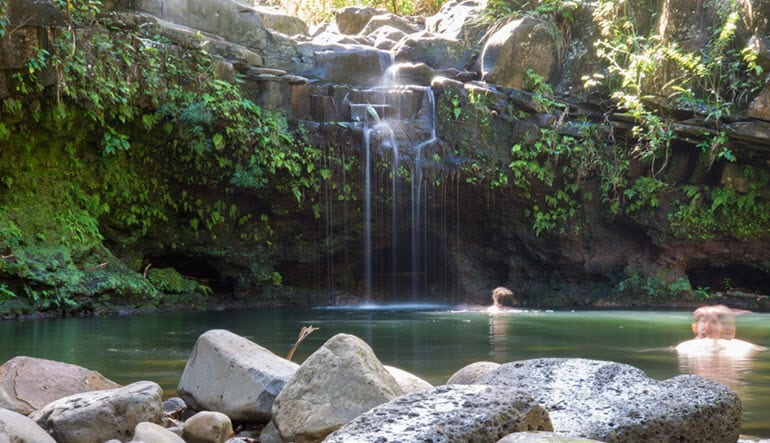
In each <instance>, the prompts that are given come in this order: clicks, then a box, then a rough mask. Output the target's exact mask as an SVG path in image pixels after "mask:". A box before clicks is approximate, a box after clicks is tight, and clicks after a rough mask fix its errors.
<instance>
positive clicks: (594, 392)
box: [479, 358, 741, 442]
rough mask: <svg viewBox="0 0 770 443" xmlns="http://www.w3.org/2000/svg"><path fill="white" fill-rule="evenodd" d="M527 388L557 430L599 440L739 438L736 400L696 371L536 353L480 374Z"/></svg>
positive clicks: (493, 382) (496, 382) (489, 381)
mask: <svg viewBox="0 0 770 443" xmlns="http://www.w3.org/2000/svg"><path fill="white" fill-rule="evenodd" d="M479 384H482V385H487V384H490V385H501V386H510V387H513V388H515V389H519V390H522V391H524V392H526V393H528V394H529V395H531V396H532V397H533V398H534V399H535V401H537V402H538V403H539V404H541V405H542V406H543V407H544V408H545V409H546V410H547V411H548V413H549V414H550V418H551V421H552V423H553V428H554V431H556V432H559V433H563V434H568V435H576V436H581V437H586V438H592V439H595V440H600V441H613V442H638V441H700V442H725V441H736V440H737V439H738V435H739V433H740V424H741V402H740V399H739V398H738V395H737V394H736V393H735V392H733V391H732V390H730V389H729V388H728V387H726V386H724V385H721V384H719V383H717V382H714V381H711V380H707V379H705V378H702V377H699V376H696V375H680V376H677V377H673V378H670V379H668V380H664V381H658V380H654V379H651V378H649V377H647V376H646V375H645V374H644V372H642V371H641V370H640V369H638V368H635V367H633V366H630V365H626V364H622V363H614V362H608V361H598V360H587V359H569V358H540V359H533V360H523V361H516V362H511V363H506V364H504V365H502V366H500V368H498V369H496V370H494V371H492V372H490V373H489V374H488V375H487V376H485V377H482V378H481V379H480V380H479Z"/></svg>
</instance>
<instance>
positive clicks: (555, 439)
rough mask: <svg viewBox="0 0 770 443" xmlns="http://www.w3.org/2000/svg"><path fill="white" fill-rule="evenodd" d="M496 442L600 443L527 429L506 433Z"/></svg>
mask: <svg viewBox="0 0 770 443" xmlns="http://www.w3.org/2000/svg"><path fill="white" fill-rule="evenodd" d="M497 443H602V442H600V441H597V440H588V439H585V438H580V437H569V436H566V435H561V434H558V433H556V432H548V431H527V432H516V433H513V434H510V435H506V436H505V437H503V438H502V439H500V440H499V441H498V442H497Z"/></svg>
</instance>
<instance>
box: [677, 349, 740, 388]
mask: <svg viewBox="0 0 770 443" xmlns="http://www.w3.org/2000/svg"><path fill="white" fill-rule="evenodd" d="M678 358H679V371H680V372H682V373H685V374H697V375H700V376H701V377H705V378H708V379H711V380H714V381H718V382H719V383H722V384H724V385H727V386H729V387H730V388H732V389H733V390H734V391H735V392H737V393H738V395H739V396H741V397H745V396H746V395H747V394H748V393H747V392H746V389H745V388H746V380H747V379H748V376H749V375H750V374H751V370H752V369H751V368H752V365H753V363H754V354H753V353H750V354H742V355H731V354H728V353H723V352H719V351H712V352H696V353H689V354H688V353H681V352H680V353H678Z"/></svg>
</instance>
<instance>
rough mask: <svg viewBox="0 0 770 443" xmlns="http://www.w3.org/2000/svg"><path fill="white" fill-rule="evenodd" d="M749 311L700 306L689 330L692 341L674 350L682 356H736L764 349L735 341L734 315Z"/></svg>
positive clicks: (695, 312)
mask: <svg viewBox="0 0 770 443" xmlns="http://www.w3.org/2000/svg"><path fill="white" fill-rule="evenodd" d="M748 312H749V311H744V310H740V309H732V308H729V307H727V306H724V305H713V306H701V307H700V308H698V309H696V310H695V311H694V312H693V323H692V326H691V327H692V332H693V334H694V335H695V338H694V339H692V340H687V341H685V342H682V343H680V344H679V345H677V347H676V350H677V351H678V352H679V353H685V354H693V353H719V354H720V355H727V356H736V357H739V356H746V355H748V354H751V353H753V352H755V351H759V350H762V349H764V348H763V347H761V346H757V345H755V344H753V343H749V342H747V341H744V340H740V339H737V338H735V316H736V315H741V314H746V313H748Z"/></svg>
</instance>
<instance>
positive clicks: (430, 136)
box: [347, 64, 437, 300]
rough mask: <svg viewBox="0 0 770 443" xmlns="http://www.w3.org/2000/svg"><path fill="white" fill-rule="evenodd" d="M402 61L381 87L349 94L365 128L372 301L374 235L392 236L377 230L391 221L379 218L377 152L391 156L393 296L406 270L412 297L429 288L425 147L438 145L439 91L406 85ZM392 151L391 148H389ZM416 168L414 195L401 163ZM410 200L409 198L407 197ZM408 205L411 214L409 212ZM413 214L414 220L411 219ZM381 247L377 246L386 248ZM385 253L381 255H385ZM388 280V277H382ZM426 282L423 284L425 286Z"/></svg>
mask: <svg viewBox="0 0 770 443" xmlns="http://www.w3.org/2000/svg"><path fill="white" fill-rule="evenodd" d="M399 66H400V65H399V64H395V65H392V66H391V67H390V68H388V70H387V71H386V73H385V75H384V76H383V81H382V82H381V84H380V85H379V86H376V87H373V88H369V89H364V90H354V91H351V92H350V93H348V96H347V99H348V100H349V102H350V111H351V120H352V121H353V123H354V125H356V126H357V128H358V129H359V130H360V131H361V134H362V140H363V156H364V163H363V169H364V176H363V180H364V189H363V192H364V196H363V202H364V208H363V211H364V214H363V225H364V226H363V254H364V257H363V271H364V276H363V277H364V279H363V280H364V281H363V284H364V295H365V297H366V299H367V300H371V299H372V296H373V294H372V291H373V286H374V280H375V276H374V269H375V266H373V260H375V254H376V251H375V249H376V248H375V247H374V240H373V239H374V237H375V236H376V237H377V238H378V239H380V240H378V244H379V246H380V249H382V245H381V243H382V242H381V239H383V238H385V237H386V236H384V235H382V232H380V231H376V230H375V228H374V226H375V224H377V225H386V224H387V223H386V222H385V220H374V219H373V215H372V199H373V198H374V194H375V193H377V192H380V191H384V190H380V189H377V186H373V168H374V167H375V166H374V163H375V160H374V158H375V156H378V157H377V158H383V159H390V160H391V164H390V165H389V166H390V168H391V169H390V175H391V180H390V190H389V191H390V205H391V206H390V211H389V218H390V235H389V241H390V245H389V249H388V250H389V251H390V260H389V266H390V279H389V284H390V286H391V293H390V297H391V298H392V299H399V298H403V294H399V293H398V291H399V286H400V285H401V286H403V282H402V281H401V280H402V279H401V278H400V277H401V276H403V274H407V275H409V277H410V283H409V286H411V296H410V297H411V299H412V300H415V299H420V298H422V297H423V295H424V294H425V293H426V292H427V290H428V272H429V271H428V266H429V257H428V255H429V252H430V248H429V241H428V232H427V231H428V227H427V222H428V208H427V205H426V195H425V194H426V184H425V181H426V177H425V174H424V169H423V168H424V162H425V155H424V152H423V151H424V150H425V149H426V148H429V147H432V146H433V145H434V144H435V143H436V141H437V137H436V125H435V118H436V105H435V98H434V95H433V91H432V90H431V88H430V87H428V86H418V85H409V84H402V80H401V79H400V76H399ZM388 151H389V152H388ZM402 166H405V167H407V168H408V169H410V170H411V174H410V182H411V183H410V187H409V188H408V189H409V194H408V196H403V195H402V187H401V186H400V181H401V180H403V178H402V177H400V175H399V174H400V173H401V167H402ZM404 199H407V200H409V201H404ZM407 208H408V214H404V211H405V210H407ZM407 218H408V221H407V220H406V219H407ZM407 228H408V229H409V232H410V236H409V237H410V238H409V244H408V248H409V254H410V256H409V258H408V261H409V263H408V265H409V266H410V268H409V269H408V270H402V266H404V265H406V264H407V263H405V262H404V260H403V257H400V251H401V248H404V247H406V246H407V245H402V244H400V242H402V241H403V240H402V239H400V238H399V231H400V230H402V229H407ZM380 249H377V250H378V251H380ZM381 256H382V254H379V255H378V257H380V258H382V259H384V257H381ZM382 283H383V284H386V282H385V281H382ZM421 283H422V284H421Z"/></svg>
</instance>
